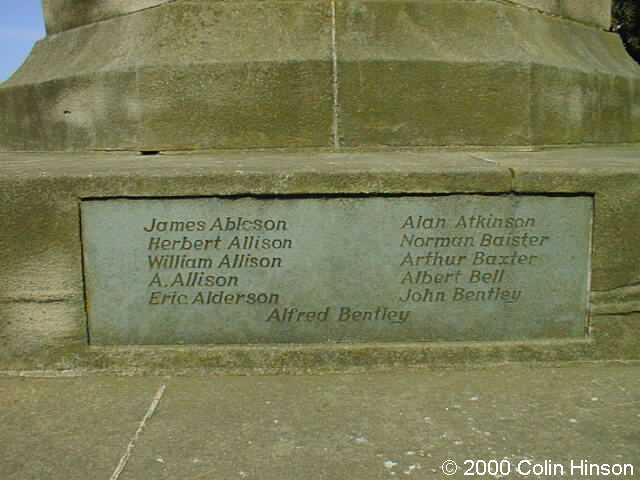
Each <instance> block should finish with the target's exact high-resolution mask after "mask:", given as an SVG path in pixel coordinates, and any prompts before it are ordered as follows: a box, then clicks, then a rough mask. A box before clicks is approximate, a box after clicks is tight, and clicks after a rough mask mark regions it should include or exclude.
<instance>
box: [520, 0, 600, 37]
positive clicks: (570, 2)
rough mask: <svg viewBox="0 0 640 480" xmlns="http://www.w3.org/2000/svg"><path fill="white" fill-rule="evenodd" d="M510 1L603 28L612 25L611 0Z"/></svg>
mask: <svg viewBox="0 0 640 480" xmlns="http://www.w3.org/2000/svg"><path fill="white" fill-rule="evenodd" d="M508 1H509V2H512V3H516V4H520V5H524V6H526V7H529V8H535V9H536V10H540V11H542V12H545V13H549V14H551V15H559V16H561V17H566V18H570V19H572V20H576V21H578V22H583V23H587V24H591V25H597V26H599V27H601V28H603V29H607V30H608V29H609V27H611V9H612V1H611V0H588V1H576V0H508Z"/></svg>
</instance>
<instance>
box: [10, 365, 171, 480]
mask: <svg viewBox="0 0 640 480" xmlns="http://www.w3.org/2000/svg"><path fill="white" fill-rule="evenodd" d="M160 383H161V382H160V380H158V379H155V378H98V377H93V378H90V377H85V378H74V379H60V378H56V379H32V378H29V379H26V378H19V379H15V378H0V425H1V426H2V427H1V428H0V479H2V480H30V479H33V480H58V479H59V480H89V479H96V480H98V479H105V480H108V479H109V477H110V476H111V474H112V472H113V471H114V469H115V467H116V465H117V464H118V461H119V459H120V458H121V456H122V455H123V454H124V453H125V449H126V446H127V444H128V442H129V440H130V438H131V437H132V435H133V433H134V432H135V431H136V428H137V426H138V424H139V422H140V419H141V418H142V416H143V415H144V413H145V411H146V410H147V408H148V407H149V403H150V402H151V399H152V398H153V395H154V394H155V392H156V390H157V389H158V385H159V384H160Z"/></svg>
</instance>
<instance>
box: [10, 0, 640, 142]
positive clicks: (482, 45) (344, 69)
mask: <svg viewBox="0 0 640 480" xmlns="http://www.w3.org/2000/svg"><path fill="white" fill-rule="evenodd" d="M85 3H86V8H87V9H88V10H87V12H88V11H89V10H91V11H92V9H96V8H97V9H98V10H99V9H100V8H102V7H99V5H102V6H104V8H107V7H108V6H109V5H115V4H112V3H111V2H106V3H105V2H82V5H84V4H85ZM124 3H126V4H127V5H128V6H127V7H125V6H118V7H117V8H116V10H117V11H118V12H120V10H119V9H120V8H122V9H124V10H127V9H128V8H134V7H135V5H136V4H135V2H134V3H131V4H129V2H123V3H122V5H124ZM580 3H581V4H582V3H584V4H591V2H580ZM595 3H597V4H600V2H595ZM51 5H53V4H51ZM118 5H120V4H118ZM66 8H70V9H75V8H78V9H82V8H85V7H82V6H81V2H77V3H74V4H73V5H71V4H70V5H69V6H68V7H66ZM109 8H110V7H109ZM135 8H137V7H135ZM576 8H578V7H576ZM584 8H585V9H586V8H587V7H584ZM594 8H595V7H594ZM124 10H123V12H124ZM121 13H122V12H120V13H119V15H120V16H116V17H114V18H111V19H109V20H108V21H101V22H97V23H91V24H88V25H85V26H83V27H82V28H75V29H71V30H67V31H64V32H61V33H59V34H56V35H51V36H49V37H47V38H46V39H44V40H42V41H41V42H39V43H38V44H37V45H36V47H35V48H34V50H33V52H32V55H31V56H30V58H29V59H28V60H27V62H26V63H25V64H24V65H23V67H22V68H21V69H20V70H19V71H18V72H17V73H16V74H15V75H14V76H13V77H12V78H11V79H10V80H9V81H8V82H6V83H5V84H3V85H2V87H0V150H4V151H34V150H35V151H39V150H45V151H47V150H48V151H52V150H54V151H86V150H134V151H142V150H151V151H154V150H167V151H168V150H202V149H205V150H206V149H217V148H296V147H325V148H335V147H336V146H338V147H340V146H348V147H349V146H354V147H358V146H378V145H393V146H421V145H425V146H433V145H542V144H575V143H605V144H607V143H608V144H610V143H619V142H636V141H640V132H639V128H638V127H636V126H634V125H640V121H638V118H637V117H638V115H639V113H638V112H640V107H639V106H638V105H639V102H640V98H639V97H638V92H640V86H639V81H640V80H639V79H640V69H639V68H638V66H637V64H636V63H635V62H634V61H633V59H632V58H631V57H629V55H628V54H627V52H626V51H625V49H624V47H623V44H622V42H621V40H620V38H619V36H618V35H617V34H615V33H607V32H605V31H604V30H603V29H602V28H600V27H595V26H592V25H587V24H585V23H578V22H576V21H572V20H568V19H565V18H563V17H560V16H553V15H547V14H542V13H539V12H538V11H537V10H536V9H532V8H525V7H523V6H522V5H516V4H513V3H507V2H494V1H490V0H482V1H474V2H470V1H467V0H431V1H427V2H425V1H411V0H341V1H339V2H337V3H336V4H335V11H334V8H332V4H331V3H330V2H320V3H318V2H312V1H293V2H286V1H279V0H265V1H249V2H235V1H229V2H224V1H223V2H220V1H175V2H168V3H163V4H160V5H157V6H155V7H154V8H147V9H144V10H140V11H137V12H135V13H131V14H127V15H121ZM81 17H82V15H80V14H78V15H77V16H73V15H72V16H65V17H64V18H81ZM334 23H335V31H333V30H334ZM334 35H335V39H336V41H335V43H334V42H333V37H334ZM334 60H335V65H334Z"/></svg>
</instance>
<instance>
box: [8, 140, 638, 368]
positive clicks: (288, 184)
mask: <svg viewBox="0 0 640 480" xmlns="http://www.w3.org/2000/svg"><path fill="white" fill-rule="evenodd" d="M638 158H640V148H637V147H635V146H629V147H619V148H604V147H602V148H579V149H573V148H572V149H549V150H540V151H517V150H515V149H514V150H512V151H500V152H496V151H433V150H424V151H414V150H412V151H394V152H392V151H371V152H364V153H363V152H358V153H355V152H353V153H351V152H344V153H322V152H305V151H302V152H299V153H289V152H287V153H277V152H269V153H267V152H229V153H202V154H184V155H180V154H171V155H162V154H161V155H154V156H139V155H135V154H129V153H99V154H98V153H96V154H57V153H56V154H53V153H42V154H28V153H15V154H12V153H3V154H0V200H1V201H0V219H2V225H3V228H2V230H1V232H0V264H1V265H2V266H3V268H2V269H0V285H2V287H1V288H0V370H5V371H6V370H39V369H46V370H60V369H62V370H64V369H87V370H105V371H109V372H129V371H156V372H157V371H172V372H179V371H194V370H198V369H204V370H207V371H212V370H220V371H224V372H277V371H292V372H297V371H308V370H314V371H331V370H344V369H358V368H363V369H364V368H366V369H367V370H371V369H376V368H388V367H392V366H395V365H449V364H460V363H465V364H475V363H501V362H510V361H524V362H527V361H549V362H564V361H576V360H628V359H640V349H638V347H637V345H638V341H639V340H640V288H638V283H640V263H639V262H638V261H637V259H638V258H640V242H638V241H637V239H638V238H639V236H640V209H638V208H637V206H638V204H639V202H640V163H638V161H637V160H638ZM439 195H450V196H456V197H457V196H458V195H469V201H470V202H473V201H474V199H477V198H480V197H482V196H496V197H503V198H504V197H509V196H526V197H540V196H542V197H553V198H558V199H562V198H566V197H570V198H575V197H579V198H586V199H592V200H593V214H592V219H593V224H592V226H591V230H592V238H590V243H589V249H590V252H591V253H590V254H589V250H585V251H581V249H580V247H579V246H578V245H576V247H575V250H574V249H573V248H572V246H571V245H565V246H563V247H562V250H563V251H562V252H561V253H562V254H564V255H566V259H567V263H566V265H564V264H563V265H559V266H558V268H560V269H561V270H563V271H564V270H566V269H567V268H570V269H573V268H577V265H581V264H585V265H588V268H589V271H587V272H586V274H584V273H580V272H577V273H576V278H577V277H578V276H584V277H585V280H586V283H585V285H584V288H585V289H586V290H585V291H586V292H587V293H589V295H590V301H589V302H588V306H586V307H584V309H585V312H586V318H585V320H584V332H582V329H581V328H576V324H575V323H572V325H573V327H572V328H571V329H557V330H554V329H553V328H546V327H545V328H539V327H540V322H541V321H542V320H541V315H542V314H541V312H540V311H539V310H540V309H538V308H533V307H531V309H530V310H531V316H530V321H529V324H527V318H526V317H524V318H523V317H522V315H520V317H518V318H520V320H519V321H523V322H524V324H525V326H526V327H527V328H524V329H520V330H518V331H517V332H516V333H514V334H513V335H511V336H510V338H508V339H507V340H505V341H496V340H494V339H493V338H494V337H495V338H498V337H499V332H500V331H501V327H500V325H503V327H502V329H503V330H505V329H508V327H510V324H509V322H510V320H511V318H510V317H509V315H508V314H507V315H504V314H502V313H501V314H500V315H496V316H495V317H491V315H488V316H487V315H486V313H485V314H483V315H485V317H486V322H488V323H487V325H489V326H490V327H491V328H489V329H488V330H490V331H491V333H490V334H487V335H483V334H482V332H480V333H479V334H478V335H477V337H474V334H467V335H466V336H465V335H459V336H456V334H449V333H446V334H442V335H440V337H438V336H437V335H436V336H434V338H443V339H445V340H447V339H449V340H447V341H413V340H412V339H411V337H410V336H409V337H407V336H404V337H403V336H399V337H398V338H395V339H394V338H391V337H390V338H389V341H386V340H385V337H384V336H382V337H376V336H375V335H372V336H367V335H362V336H360V338H359V340H358V341H357V342H356V341H349V338H350V337H348V336H347V337H345V338H342V339H335V338H332V337H331V336H328V337H327V338H326V339H324V340H313V336H311V337H309V338H311V340H308V339H307V340H303V341H301V340H300V339H297V340H296V339H295V338H293V337H292V338H291V340H290V341H287V337H286V336H284V337H281V338H280V339H279V340H277V341H275V342H273V341H272V342H267V341H265V342H260V341H256V340H255V339H254V340H252V341H248V342H246V343H245V344H243V342H241V341H235V342H229V343H234V344H233V345H231V344H226V342H225V341H220V342H218V343H219V344H217V345H195V344H194V345H179V343H185V342H183V340H181V339H179V338H178V339H175V340H174V339H173V338H166V341H158V342H157V343H163V344H164V345H162V346H155V345H148V344H147V345H125V344H124V343H127V342H126V339H127V337H126V335H125V337H124V341H122V338H120V341H119V342H111V341H109V340H108V337H102V339H103V340H104V339H107V340H106V341H97V340H100V339H99V338H97V337H96V338H94V339H93V340H92V329H94V327H95V324H92V323H91V322H90V321H89V319H92V318H93V321H94V322H98V323H100V322H101V321H102V316H103V315H104V313H101V311H99V309H98V303H99V302H97V301H96V302H95V303H94V302H93V301H92V298H95V296H96V295H98V296H99V295H103V294H104V295H111V294H112V292H108V291H105V290H100V289H98V290H96V291H94V292H89V293H90V295H87V293H88V290H87V289H86V288H85V285H89V284H90V283H91V281H92V278H93V277H91V278H88V276H89V275H94V273H91V271H90V270H91V269H87V240H86V234H83V229H84V227H86V225H84V224H83V222H82V218H83V213H82V212H83V205H86V204H87V203H88V202H89V201H91V202H94V203H95V201H96V200H105V201H107V200H109V199H120V200H122V199H127V200H131V199H155V200H160V201H162V200H164V199H177V198H181V199H206V198H236V197H248V198H252V199H273V198H278V199H284V200H286V199H288V198H291V199H294V198H295V199H304V198H314V199H322V198H325V197H326V198H332V199H336V198H384V199H393V198H405V197H408V198H422V197H423V196H425V197H428V196H439ZM546 215H548V217H546ZM539 218H541V219H545V218H548V219H549V221H551V220H553V222H555V223H554V225H556V226H554V229H556V230H554V231H558V232H560V230H557V229H558V228H565V229H566V231H564V230H562V232H563V233H562V235H561V236H562V238H565V237H566V236H567V235H569V234H572V229H574V223H573V222H574V221H575V220H576V219H574V218H571V216H570V215H567V214H566V213H564V212H563V211H561V210H560V209H555V208H553V207H551V208H549V211H548V212H545V213H544V214H542V215H540V217H539ZM325 220H326V219H325ZM309 221H310V222H312V221H314V219H313V218H310V219H309ZM103 227H104V225H103ZM113 228H118V227H117V225H115V223H114V226H113ZM105 231H107V232H108V231H109V228H108V227H107V228H106V230H105ZM302 231H306V230H305V229H304V228H302ZM376 232H377V230H376V228H373V227H372V228H371V230H370V231H362V232H360V233H361V235H363V236H368V237H375V235H376ZM125 233H126V232H125V231H122V234H123V236H124V235H125ZM118 236H119V235H117V234H116V235H115V236H114V238H116V239H117V237H118ZM558 238H560V237H558ZM111 243H113V242H111ZM106 244H107V245H109V244H110V242H106ZM83 249H84V253H83ZM552 250H553V249H552ZM564 250H566V251H564ZM557 253H558V252H557V251H556V254H557ZM83 256H84V259H83ZM123 265H126V263H124V264H123ZM380 268H381V269H382V268H384V263H381V265H380ZM571 272H572V270H571V271H570V272H568V276H567V277H566V278H567V279H571V278H572V275H571ZM466 273H468V272H466ZM466 273H465V274H466ZM538 273H539V272H538ZM564 274H567V272H566V271H565V272H564ZM127 275H128V274H127V273H126V272H124V271H123V282H125V283H126V281H128V280H127V278H128V277H127ZM318 278H319V279H320V280H322V276H319V277H318ZM498 278H500V277H499V275H498ZM554 278H555V277H554ZM558 278H560V277H558ZM320 280H316V279H314V278H310V279H309V296H310V297H309V298H312V297H313V295H314V289H316V287H315V286H314V283H313V282H314V281H320ZM338 280H339V279H338ZM578 280H580V278H578ZM363 281H364V280H363ZM563 281H565V280H563ZM566 281H569V280H566ZM298 283H299V282H298ZM542 283H544V282H540V281H539V280H536V281H535V285H538V287H540V288H541V285H542ZM535 285H534V290H535V289H536V288H538V287H535ZM550 288H551V291H553V292H555V293H554V294H555V295H558V297H557V298H558V299H560V300H563V299H566V298H569V297H570V299H571V298H574V297H576V298H578V297H579V295H576V294H575V292H573V291H572V290H571V289H570V288H569V287H567V286H566V285H563V284H558V285H552V286H551V287H550ZM562 292H565V293H564V297H563V295H562ZM554 298H555V297H554ZM534 300H535V301H539V302H540V305H542V306H544V305H546V304H545V298H539V299H535V298H534V299H532V301H534ZM578 300H579V298H578ZM109 301H110V302H112V303H113V306H114V308H115V307H116V306H119V305H118V299H117V298H114V299H110V300H109ZM122 301H126V299H123V300H122ZM554 301H556V300H554ZM94 307H95V308H94ZM212 311H214V312H215V310H212ZM434 311H438V309H437V308H435V310H434ZM443 311H444V310H443ZM496 311H499V312H502V310H499V309H498V310H496ZM508 311H509V310H507V312H508ZM102 312H103V311H102ZM455 312H456V313H455V314H452V313H450V314H449V320H450V323H451V325H452V326H456V325H457V326H462V327H460V328H463V327H464V326H465V325H468V324H471V323H473V322H474V321H475V320H477V319H478V318H479V316H480V315H481V312H480V310H479V309H478V308H477V306H475V305H474V304H471V303H470V304H468V305H464V306H462V307H461V308H460V309H459V310H456V311H455ZM579 314H580V311H577V313H576V315H579ZM242 315H243V314H242V311H240V313H239V314H238V318H237V321H238V324H239V325H242V323H243V322H244V321H245V320H246V319H243V318H242ZM214 317H215V315H214ZM212 318H213V317H212ZM483 318H484V317H483ZM513 318H515V317H513ZM576 318H577V317H576ZM117 320H118V319H117V318H116V319H115V321H117ZM152 320H153V318H152ZM543 320H544V321H547V320H549V321H551V322H553V321H554V319H553V318H548V319H543ZM123 321H124V320H123ZM136 321H137V320H136V318H129V319H126V322H128V324H127V325H128V327H127V328H133V329H134V330H135V328H136V325H137V324H136ZM226 321H227V323H233V322H234V318H228V319H227V320H226ZM572 321H573V322H575V319H574V320H572ZM492 322H493V323H492ZM444 323H445V324H446V323H447V319H444ZM445 326H446V325H445ZM238 328H241V327H238ZM485 330H486V329H485ZM93 331H94V332H95V331H96V330H93ZM496 332H497V333H496ZM527 332H532V333H531V334H530V335H529V333H527ZM125 333H126V330H125ZM138 333H139V332H138ZM209 333H211V332H209ZM212 335H214V337H215V329H213V334H212ZM131 338H132V341H131V343H145V342H141V341H139V340H140V338H145V337H144V335H138V336H137V337H136V336H135V335H132V337H131ZM148 338H151V337H148ZM212 338H213V337H212ZM229 338H230V337H229ZM255 338H258V337H255ZM424 338H426V337H421V338H419V339H420V340H424ZM474 338H477V340H474ZM416 339H418V338H416ZM192 340H193V339H192ZM455 340H459V341H455ZM97 343H100V345H97ZM110 343H121V344H120V345H110ZM146 343H148V342H146ZM174 343H175V344H174ZM190 343H210V342H209V341H205V342H198V341H197V339H196V341H192V342H190Z"/></svg>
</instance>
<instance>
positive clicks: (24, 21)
mask: <svg viewBox="0 0 640 480" xmlns="http://www.w3.org/2000/svg"><path fill="white" fill-rule="evenodd" d="M0 7H2V13H0V82H3V81H4V80H6V79H7V78H9V77H10V76H11V74H12V73H13V72H14V71H15V70H16V69H17V68H18V67H19V66H20V65H21V64H22V62H23V61H24V59H25V58H26V57H27V55H28V54H29V52H30V51H31V47H32V46H33V44H34V42H35V41H36V40H39V39H40V38H42V37H44V34H45V33H44V20H43V18H42V6H41V0H2V2H1V3H0Z"/></svg>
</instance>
